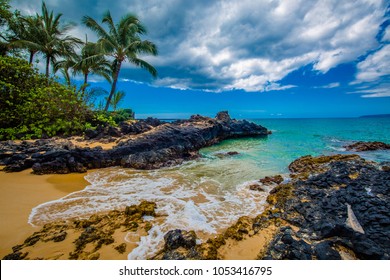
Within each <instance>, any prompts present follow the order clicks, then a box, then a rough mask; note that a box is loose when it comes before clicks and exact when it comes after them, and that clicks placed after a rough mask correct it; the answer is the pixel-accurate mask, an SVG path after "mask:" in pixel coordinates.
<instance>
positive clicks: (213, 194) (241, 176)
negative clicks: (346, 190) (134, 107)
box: [29, 118, 390, 259]
mask: <svg viewBox="0 0 390 280" xmlns="http://www.w3.org/2000/svg"><path fill="white" fill-rule="evenodd" d="M252 121H254V122H256V123H258V124H261V125H263V126H265V127H267V128H268V129H269V130H271V131H272V132H273V133H272V134H271V135H269V136H268V137H265V138H246V139H234V140H226V141H223V142H222V143H220V144H218V145H214V146H212V147H208V148H205V149H202V150H201V151H200V153H201V155H202V157H201V158H199V159H197V160H194V161H190V162H186V163H184V164H182V165H180V166H175V167H170V168H163V169H159V170H143V171H142V170H134V169H125V168H120V167H115V168H106V169H99V170H96V171H93V172H90V173H88V175H87V176H86V177H85V179H86V180H87V181H88V182H89V183H90V185H89V186H87V187H86V188H85V189H84V190H81V191H78V192H74V193H71V194H69V195H67V196H65V197H63V198H61V199H58V200H54V201H49V202H46V203H43V204H41V205H38V206H37V207H35V208H34V209H32V212H31V214H30V217H29V222H30V223H31V224H33V225H42V224H44V223H46V222H50V221H53V220H56V219H68V218H74V217H88V216H90V215H91V214H94V213H101V212H106V211H109V210H113V209H123V208H124V207H126V206H128V205H132V204H138V203H140V202H141V201H142V200H148V201H154V202H156V204H157V213H158V214H160V215H161V218H159V219H158V220H154V221H153V217H148V219H150V220H152V223H153V225H154V226H153V227H152V229H151V230H150V231H149V234H148V235H147V236H142V237H141V236H129V237H126V238H125V240H124V242H127V243H136V245H137V247H136V248H135V249H134V250H133V251H132V252H129V255H128V258H129V259H145V258H148V257H151V256H153V254H155V253H156V252H157V251H158V250H159V249H161V247H162V246H163V239H164V238H163V237H164V234H165V233H166V232H167V231H169V230H172V229H177V228H180V229H184V230H195V231H196V232H197V234H198V236H200V238H201V239H202V240H205V239H206V238H207V237H209V236H210V235H213V234H216V233H218V232H221V231H223V230H224V229H226V228H227V227H228V226H230V225H231V224H232V223H234V222H235V221H236V220H237V219H238V218H239V217H241V216H256V215H258V214H259V213H261V212H262V211H263V209H264V207H265V205H266V202H265V201H266V197H267V195H268V193H269V191H270V190H271V189H272V186H271V187H269V186H263V188H264V189H265V191H264V192H258V191H251V190H250V189H249V186H250V185H251V184H253V183H257V184H258V183H259V182H258V180H259V179H260V178H262V177H264V176H268V175H274V174H283V175H284V176H285V178H287V175H286V173H288V169H287V167H288V165H289V164H290V162H292V161H293V160H295V159H296V158H298V157H300V156H304V155H309V154H310V155H320V154H325V155H329V154H335V153H348V152H347V151H345V149H344V148H343V146H344V145H346V144H349V143H352V142H353V141H383V142H387V143H390V118H378V119H371V118H370V119H263V120H252ZM229 151H236V152H238V153H239V154H237V155H234V156H222V155H221V154H223V153H226V152H229ZM360 155H361V156H363V157H365V158H368V159H371V160H376V161H390V151H375V152H364V153H360ZM137 238H138V239H137Z"/></svg>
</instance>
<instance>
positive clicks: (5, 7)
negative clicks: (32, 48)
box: [0, 0, 14, 56]
mask: <svg viewBox="0 0 390 280" xmlns="http://www.w3.org/2000/svg"><path fill="white" fill-rule="evenodd" d="M9 2H10V0H0V55H2V56H5V55H6V54H7V52H8V50H9V38H8V37H9V34H8V33H9V24H10V22H12V20H13V15H14V14H13V13H12V12H11V11H10V9H11V6H10V4H9Z"/></svg>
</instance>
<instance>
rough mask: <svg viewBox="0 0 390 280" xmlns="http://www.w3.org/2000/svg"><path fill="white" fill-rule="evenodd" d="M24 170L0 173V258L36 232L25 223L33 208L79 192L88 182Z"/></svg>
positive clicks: (76, 176)
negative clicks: (38, 174) (35, 173)
mask: <svg viewBox="0 0 390 280" xmlns="http://www.w3.org/2000/svg"><path fill="white" fill-rule="evenodd" d="M31 172H32V170H31V169H27V170H24V171H21V172H17V173H6V172H0V193H1V196H0V240H1V243H0V255H1V257H4V256H5V255H7V254H9V253H10V252H11V251H12V246H15V245H16V244H20V243H23V242H24V240H25V239H26V238H27V237H28V236H30V235H31V234H33V233H34V232H35V231H38V230H39V229H40V227H33V226H32V225H30V224H29V223H28V217H29V215H30V212H31V209H32V208H34V207H35V206H37V205H39V204H41V203H44V202H47V201H50V200H53V199H58V198H61V197H63V196H65V195H67V194H69V193H72V192H75V191H78V190H82V189H84V188H85V187H86V186H87V185H88V182H87V181H86V180H85V179H84V177H85V175H86V173H84V174H78V173H74V174H66V175H58V174H54V175H41V176H37V175H34V174H32V173H31Z"/></svg>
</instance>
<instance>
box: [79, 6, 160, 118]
mask: <svg viewBox="0 0 390 280" xmlns="http://www.w3.org/2000/svg"><path fill="white" fill-rule="evenodd" d="M82 21H83V23H84V24H85V25H86V26H87V27H89V28H90V29H91V30H92V31H94V32H95V33H96V34H97V35H98V36H99V40H98V42H97V45H98V47H99V49H100V53H101V54H102V55H104V56H111V57H113V59H114V61H113V68H112V72H113V73H112V80H113V82H112V85H111V91H110V94H109V96H108V98H107V103H106V106H105V108H104V110H105V111H107V110H108V107H109V106H110V103H111V99H112V97H113V95H114V93H115V90H116V84H117V82H118V77H119V73H120V70H121V66H122V63H123V62H124V61H125V60H126V59H127V60H128V61H129V62H130V63H132V64H134V65H136V66H138V67H141V68H144V69H146V70H147V71H148V72H149V73H150V74H151V75H152V76H153V77H156V76H157V70H156V69H155V68H154V67H153V66H152V65H150V64H149V63H148V62H146V61H145V60H142V59H140V58H139V57H138V55H140V54H151V55H157V47H156V45H155V44H153V43H152V42H150V41H147V40H141V38H140V35H143V34H146V29H145V27H144V26H143V25H142V24H141V23H140V21H139V20H138V18H137V17H136V16H134V15H131V14H127V15H125V16H124V17H123V18H122V19H121V20H120V21H119V23H118V24H116V25H115V24H114V22H113V20H112V17H111V14H110V12H109V11H107V12H106V13H105V15H104V16H103V20H102V23H105V24H106V25H107V26H108V32H107V31H106V30H105V29H104V28H103V27H102V26H101V25H99V24H98V23H97V22H96V21H95V20H94V19H93V18H91V17H89V16H84V17H83V20H82ZM95 57H96V56H95ZM91 58H93V57H91Z"/></svg>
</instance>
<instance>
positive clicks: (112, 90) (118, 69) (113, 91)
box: [104, 61, 122, 112]
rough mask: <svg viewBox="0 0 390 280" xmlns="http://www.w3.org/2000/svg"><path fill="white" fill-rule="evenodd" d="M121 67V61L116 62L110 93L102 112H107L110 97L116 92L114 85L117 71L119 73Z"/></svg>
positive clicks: (116, 79)
mask: <svg viewBox="0 0 390 280" xmlns="http://www.w3.org/2000/svg"><path fill="white" fill-rule="evenodd" d="M121 65H122V61H118V65H116V69H115V70H116V71H115V73H114V77H113V81H112V87H111V92H110V95H109V96H108V98H107V103H106V107H105V108H104V111H106V112H107V111H108V107H110V103H111V99H112V96H113V95H114V93H115V90H116V83H117V81H118V77H119V71H121Z"/></svg>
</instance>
